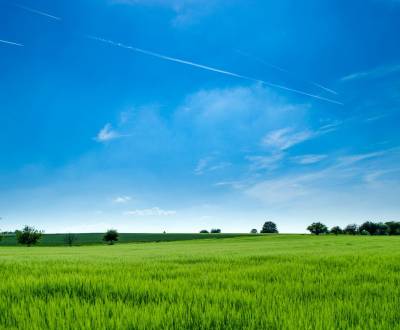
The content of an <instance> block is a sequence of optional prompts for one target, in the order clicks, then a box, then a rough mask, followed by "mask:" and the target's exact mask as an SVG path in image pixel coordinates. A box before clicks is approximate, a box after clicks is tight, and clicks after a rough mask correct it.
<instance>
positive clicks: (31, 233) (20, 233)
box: [15, 226, 43, 246]
mask: <svg viewBox="0 0 400 330" xmlns="http://www.w3.org/2000/svg"><path fill="white" fill-rule="evenodd" d="M15 234H16V237H17V242H18V243H19V244H24V245H26V246H31V245H35V244H36V243H37V242H38V241H39V240H40V239H41V238H42V235H43V232H42V231H40V230H37V229H35V228H33V227H29V226H25V227H24V228H23V229H22V230H16V231H15Z"/></svg>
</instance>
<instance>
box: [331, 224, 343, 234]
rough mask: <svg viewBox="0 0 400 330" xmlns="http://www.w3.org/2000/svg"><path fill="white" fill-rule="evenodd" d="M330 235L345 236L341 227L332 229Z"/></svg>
mask: <svg viewBox="0 0 400 330" xmlns="http://www.w3.org/2000/svg"><path fill="white" fill-rule="evenodd" d="M330 233H331V234H334V235H339V234H343V230H342V228H340V227H339V226H334V227H332V228H331V230H330Z"/></svg>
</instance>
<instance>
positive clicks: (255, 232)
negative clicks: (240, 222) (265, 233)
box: [250, 229, 258, 234]
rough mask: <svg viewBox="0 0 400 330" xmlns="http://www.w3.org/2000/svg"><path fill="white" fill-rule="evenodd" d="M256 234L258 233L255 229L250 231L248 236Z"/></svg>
mask: <svg viewBox="0 0 400 330" xmlns="http://www.w3.org/2000/svg"><path fill="white" fill-rule="evenodd" d="M257 233H258V231H257V229H252V230H250V234H257Z"/></svg>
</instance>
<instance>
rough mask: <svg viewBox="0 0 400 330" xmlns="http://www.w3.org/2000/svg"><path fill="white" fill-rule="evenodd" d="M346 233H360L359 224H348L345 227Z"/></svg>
mask: <svg viewBox="0 0 400 330" xmlns="http://www.w3.org/2000/svg"><path fill="white" fill-rule="evenodd" d="M344 233H345V234H347V235H356V234H357V233H358V226H357V225H356V224H355V223H354V224H351V225H347V226H346V228H345V229H344Z"/></svg>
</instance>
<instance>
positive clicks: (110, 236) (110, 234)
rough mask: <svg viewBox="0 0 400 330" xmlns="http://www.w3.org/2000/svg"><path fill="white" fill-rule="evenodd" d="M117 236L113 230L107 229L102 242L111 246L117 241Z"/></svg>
mask: <svg viewBox="0 0 400 330" xmlns="http://www.w3.org/2000/svg"><path fill="white" fill-rule="evenodd" d="M118 237H119V234H118V232H117V231H116V230H115V229H109V230H107V232H106V233H105V234H104V237H103V241H105V242H107V243H108V244H110V245H113V244H114V242H117V241H118Z"/></svg>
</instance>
